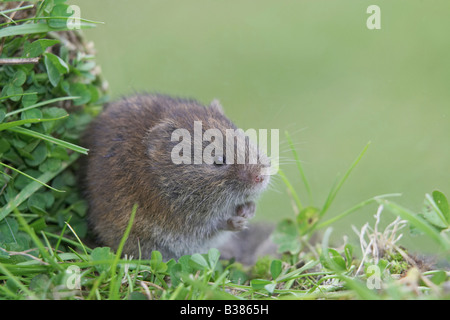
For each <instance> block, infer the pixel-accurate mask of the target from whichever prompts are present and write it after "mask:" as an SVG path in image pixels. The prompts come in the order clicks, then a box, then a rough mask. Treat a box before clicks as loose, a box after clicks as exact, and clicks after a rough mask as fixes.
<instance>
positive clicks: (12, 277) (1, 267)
mask: <svg viewBox="0 0 450 320" xmlns="http://www.w3.org/2000/svg"><path fill="white" fill-rule="evenodd" d="M0 272H1V273H3V274H4V275H5V276H7V277H8V279H10V280H11V281H12V282H14V284H15V285H16V286H17V287H18V288H19V289H20V290H22V291H23V292H24V293H25V294H26V295H27V298H29V299H32V300H36V299H37V298H36V296H35V295H34V293H33V292H31V291H30V290H28V288H27V287H26V286H25V285H24V284H23V283H22V282H21V281H20V280H19V279H18V278H17V277H16V276H15V275H14V274H12V273H11V272H10V271H9V270H8V269H7V268H6V267H5V266H4V265H3V264H2V263H0Z"/></svg>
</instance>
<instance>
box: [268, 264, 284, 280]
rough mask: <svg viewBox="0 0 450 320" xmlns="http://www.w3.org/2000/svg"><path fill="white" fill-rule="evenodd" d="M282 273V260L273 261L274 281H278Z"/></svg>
mask: <svg viewBox="0 0 450 320" xmlns="http://www.w3.org/2000/svg"><path fill="white" fill-rule="evenodd" d="M281 271H283V267H282V262H281V260H273V261H272V263H271V264H270V274H271V275H272V279H273V280H276V279H277V278H278V276H279V275H280V274H281Z"/></svg>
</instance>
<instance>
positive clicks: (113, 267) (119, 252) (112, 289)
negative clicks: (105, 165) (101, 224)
mask: <svg viewBox="0 0 450 320" xmlns="http://www.w3.org/2000/svg"><path fill="white" fill-rule="evenodd" d="M137 208H138V206H137V204H135V205H134V206H133V209H132V210H131V215H130V220H129V221H128V225H127V228H126V229H125V232H124V234H123V236H122V239H121V240H120V243H119V246H118V247H117V251H116V256H115V257H114V261H113V263H112V265H111V282H110V290H109V299H110V300H117V299H118V298H119V293H118V291H119V289H120V288H119V287H117V286H116V282H117V279H118V274H116V270H117V264H118V263H119V260H120V257H121V256H122V251H123V247H124V246H125V242H126V241H127V239H128V236H129V235H130V232H131V227H132V226H133V222H134V217H135V216H136V211H137ZM116 287H117V288H116Z"/></svg>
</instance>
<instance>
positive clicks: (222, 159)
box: [214, 156, 226, 166]
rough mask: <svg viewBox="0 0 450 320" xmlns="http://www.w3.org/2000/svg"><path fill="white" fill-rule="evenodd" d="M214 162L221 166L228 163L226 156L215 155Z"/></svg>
mask: <svg viewBox="0 0 450 320" xmlns="http://www.w3.org/2000/svg"><path fill="white" fill-rule="evenodd" d="M214 164H215V165H216V166H221V165H224V164H226V162H225V157H224V156H214Z"/></svg>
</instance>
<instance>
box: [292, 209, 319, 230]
mask: <svg viewBox="0 0 450 320" xmlns="http://www.w3.org/2000/svg"><path fill="white" fill-rule="evenodd" d="M319 219H320V210H319V209H318V208H315V207H306V208H305V209H303V210H302V211H300V213H299V214H298V215H297V225H298V230H299V233H300V235H301V236H303V235H305V234H307V233H308V232H310V231H312V230H313V227H314V226H315V224H316V223H317V221H319Z"/></svg>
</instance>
